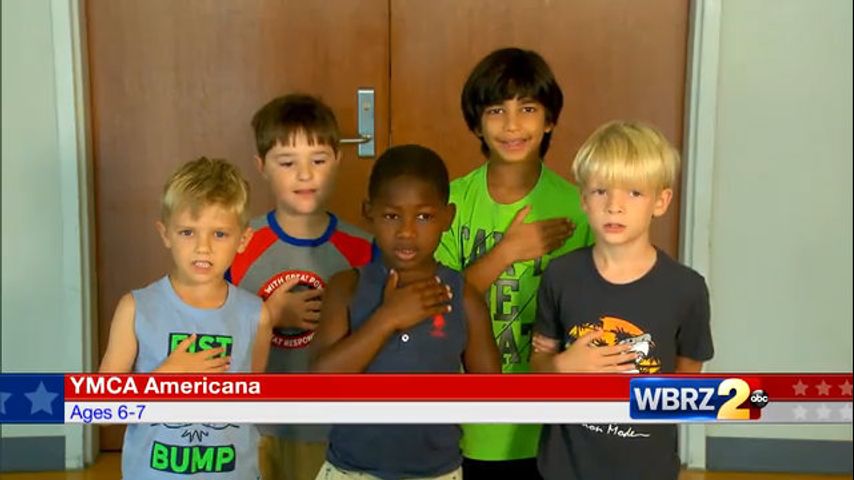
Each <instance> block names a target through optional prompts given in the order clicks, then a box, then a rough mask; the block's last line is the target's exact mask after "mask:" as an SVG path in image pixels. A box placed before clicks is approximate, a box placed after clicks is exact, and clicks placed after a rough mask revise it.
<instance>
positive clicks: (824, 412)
mask: <svg viewBox="0 0 854 480" xmlns="http://www.w3.org/2000/svg"><path fill="white" fill-rule="evenodd" d="M816 413H817V414H818V419H819V420H830V409H829V408H827V405H825V404H823V403H822V404H821V406H819V407H818V410H816Z"/></svg>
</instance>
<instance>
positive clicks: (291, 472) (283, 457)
mask: <svg viewBox="0 0 854 480" xmlns="http://www.w3.org/2000/svg"><path fill="white" fill-rule="evenodd" d="M324 461H326V443H325V442H299V441H295V440H288V439H284V438H278V437H270V436H266V435H263V436H261V440H260V441H259V442H258V467H259V468H260V470H261V478H262V479H265V480H267V479H269V480H314V478H315V477H316V476H317V472H318V471H320V466H321V465H323V462H324Z"/></svg>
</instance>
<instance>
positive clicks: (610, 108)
mask: <svg viewBox="0 0 854 480" xmlns="http://www.w3.org/2000/svg"><path fill="white" fill-rule="evenodd" d="M391 5H392V7H391V22H390V25H391V117H390V118H391V141H392V144H401V143H423V144H425V145H429V146H431V147H432V148H434V149H435V150H436V151H437V152H439V153H440V154H441V155H442V157H443V158H444V159H445V161H446V162H448V164H449V169H450V170H451V177H452V178H454V177H458V176H460V175H463V174H465V173H466V172H468V171H470V170H472V169H473V168H475V167H477V166H478V165H480V164H481V163H482V162H483V160H484V158H483V156H482V155H481V154H480V150H479V146H480V143H479V141H478V140H477V138H475V136H474V135H472V134H471V133H470V132H469V131H468V128H467V127H466V124H465V121H464V120H463V115H462V112H461V110H460V92H461V91H462V87H463V84H464V83H465V80H466V77H467V76H468V74H469V72H470V71H471V69H472V68H473V67H474V65H475V64H476V63H477V62H478V61H479V60H480V59H481V58H483V57H484V56H486V55H487V54H488V53H489V52H491V51H493V50H495V49H497V48H501V47H507V46H518V47H521V48H528V49H533V50H536V51H538V52H539V53H540V54H541V55H542V56H543V57H544V58H545V59H546V61H547V62H548V63H549V64H550V66H551V67H552V70H553V71H554V72H555V76H556V77H557V80H558V83H559V84H560V86H561V88H562V89H563V93H564V107H563V111H562V112H561V116H560V119H559V120H558V125H557V128H556V129H555V133H554V135H553V136H552V143H551V146H550V148H549V152H548V154H547V155H546V164H547V165H549V166H550V167H552V168H553V169H554V170H556V171H557V172H558V173H560V174H561V175H563V176H565V177H566V178H571V176H570V166H571V165H572V160H573V158H574V157H575V152H576V151H577V150H578V148H579V147H580V146H581V143H582V142H583V141H584V140H585V139H586V138H587V137H588V136H589V135H590V134H591V133H592V132H593V130H594V129H595V128H596V127H597V126H599V125H600V124H602V123H604V122H606V121H608V120H614V119H634V120H641V121H645V122H649V123H652V124H654V125H656V126H658V127H659V128H661V129H662V131H663V132H664V134H665V135H666V136H667V138H669V139H670V140H671V141H672V142H674V143H675V146H676V148H677V149H681V147H682V122H683V109H684V98H685V72H686V56H687V45H688V15H689V11H688V6H689V2H686V1H684V0H644V1H643V2H638V1H637V0H607V1H601V0H584V1H582V0H574V1H570V0H564V1H553V0H538V1H537V0H525V1H503V0H465V1H460V0H432V1H430V2H423V1H419V0H393V1H392V3H391ZM678 190H679V188H678V186H677V191H676V192H675V193H676V195H675V198H674V201H673V203H672V204H671V206H670V209H669V210H668V212H667V214H666V215H665V216H664V217H662V218H660V219H657V220H656V221H655V223H654V224H653V232H652V237H653V241H654V243H656V244H657V245H658V246H660V247H661V248H663V249H664V250H665V251H667V252H668V253H670V255H672V256H673V257H674V258H678V245H679V244H678V233H679V203H680V202H679V191H678Z"/></svg>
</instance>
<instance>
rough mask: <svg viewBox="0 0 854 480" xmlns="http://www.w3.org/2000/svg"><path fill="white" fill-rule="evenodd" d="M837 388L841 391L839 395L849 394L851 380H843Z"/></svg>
mask: <svg viewBox="0 0 854 480" xmlns="http://www.w3.org/2000/svg"><path fill="white" fill-rule="evenodd" d="M839 390H840V391H841V392H842V393H841V395H848V396H850V395H851V382H849V381H848V380H845V383H843V384H842V385H840V386H839Z"/></svg>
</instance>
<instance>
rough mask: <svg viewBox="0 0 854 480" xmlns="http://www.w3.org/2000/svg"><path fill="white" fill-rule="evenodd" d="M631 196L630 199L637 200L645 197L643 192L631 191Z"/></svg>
mask: <svg viewBox="0 0 854 480" xmlns="http://www.w3.org/2000/svg"><path fill="white" fill-rule="evenodd" d="M629 196H630V197H635V198H638V197H642V196H643V192H641V191H640V190H630V191H629Z"/></svg>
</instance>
